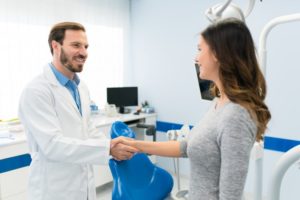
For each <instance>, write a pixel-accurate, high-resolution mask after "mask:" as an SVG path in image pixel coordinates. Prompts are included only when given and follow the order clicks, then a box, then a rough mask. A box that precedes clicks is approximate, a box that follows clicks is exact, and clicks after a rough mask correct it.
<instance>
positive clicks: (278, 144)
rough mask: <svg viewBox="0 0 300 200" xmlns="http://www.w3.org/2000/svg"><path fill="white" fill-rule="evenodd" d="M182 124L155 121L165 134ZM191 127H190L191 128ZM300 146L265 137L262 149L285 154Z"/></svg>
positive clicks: (284, 140)
mask: <svg viewBox="0 0 300 200" xmlns="http://www.w3.org/2000/svg"><path fill="white" fill-rule="evenodd" d="M181 127H182V124H175V123H170V122H163V121H156V130H157V131H160V132H167V131H168V130H176V129H180V128H181ZM191 127H192V126H190V128H191ZM299 144H300V141H298V140H289V139H284V138H275V137H269V136H265V139H264V148H265V149H267V150H272V151H279V152H287V151H288V150H290V149H291V148H293V147H295V146H297V145H299Z"/></svg>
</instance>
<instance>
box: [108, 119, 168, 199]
mask: <svg viewBox="0 0 300 200" xmlns="http://www.w3.org/2000/svg"><path fill="white" fill-rule="evenodd" d="M110 133H111V138H112V139H113V138H116V137H119V136H124V137H130V138H135V133H134V132H133V131H132V130H131V129H130V128H129V127H128V126H127V125H126V124H125V123H123V122H120V121H117V122H115V123H113V124H112V127H111V132H110ZM109 167H110V170H111V173H112V176H113V181H114V183H113V190H112V200H141V199H143V200H163V199H167V198H171V197H170V193H171V191H172V188H173V179H172V176H171V175H170V174H169V173H168V172H167V171H166V170H164V169H162V168H160V167H157V166H156V165H154V164H153V163H152V162H151V161H150V159H149V158H148V156H147V155H146V154H144V153H137V154H135V155H134V156H133V157H132V158H131V159H130V160H125V161H116V160H114V159H110V161H109Z"/></svg>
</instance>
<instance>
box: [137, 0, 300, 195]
mask: <svg viewBox="0 0 300 200" xmlns="http://www.w3.org/2000/svg"><path fill="white" fill-rule="evenodd" d="M219 2H220V1H217V0H201V1H200V0H184V1H183V0H163V1H161V0H131V3H132V5H131V28H132V29H131V30H132V35H131V39H132V55H131V56H132V57H131V64H132V68H133V71H132V72H133V75H132V79H131V81H132V83H134V84H136V85H138V86H139V88H140V89H139V92H140V97H141V100H148V101H149V102H150V104H152V105H153V106H154V107H155V109H156V111H157V112H158V120H160V121H167V122H172V123H180V124H183V123H188V124H190V125H194V124H196V123H197V121H198V120H199V119H200V118H201V116H202V115H203V114H204V113H205V111H206V110H207V107H208V105H209V102H208V101H205V100H201V98H200V92H199V88H198V82H197V77H196V74H195V68H194V61H193V60H194V55H195V53H196V45H197V40H198V35H197V34H198V33H199V32H200V31H201V30H202V29H204V28H205V27H206V26H207V25H208V24H209V22H208V20H207V19H206V18H205V16H204V11H205V10H206V9H207V8H208V7H210V6H211V5H214V4H216V3H219ZM222 2H224V1H222ZM234 2H235V3H236V4H238V5H239V6H240V7H241V8H245V7H246V6H247V5H246V2H247V1H242V0H236V1H234ZM299 8H300V2H299V1H280V0H272V1H266V0H265V1H263V2H260V1H256V5H255V7H254V9H253V11H252V13H251V15H250V16H249V17H248V18H247V24H248V26H249V28H250V30H251V31H252V33H253V38H254V40H255V41H256V44H257V45H258V39H259V34H260V32H261V30H262V28H263V26H264V25H265V24H266V23H267V22H268V21H269V20H271V19H272V18H274V17H277V16H280V15H285V14H292V13H296V12H300V10H299ZM299 35H300V22H293V23H289V24H284V25H279V26H278V27H276V28H274V30H272V31H271V33H270V35H269V37H268V41H267V49H268V59H267V74H266V79H267V84H268V89H269V90H268V97H267V104H268V105H269V107H270V110H271V112H272V120H271V122H270V124H269V130H268V131H267V135H268V136H272V137H278V138H287V139H293V140H298V141H299V140H300V136H299V133H300V126H299V123H298V121H299V120H298V117H299V115H300V108H299V106H298V102H299V100H300V94H299V93H298V91H300V83H298V80H299V78H298V75H299V73H300V65H299V64H300V61H299V59H298V57H299V55H298V54H299V50H298V46H299V44H300V39H299V37H298V36H299ZM257 48H258V46H257ZM161 137H162V138H161V139H163V135H162V136H161ZM281 155H282V153H280V152H274V151H269V150H266V151H265V165H264V193H266V188H267V185H268V181H269V177H270V173H271V170H272V168H273V166H274V164H275V162H276V161H277V160H278V159H279V157H280V156H281ZM171 163H172V162H165V161H164V162H162V163H161V164H162V165H163V166H165V167H168V168H171V167H172V166H171V165H170V164H171ZM251 165H252V164H251ZM183 169H184V171H182V173H183V174H187V173H188V164H187V162H184V163H183ZM252 170H253V169H252V167H251V168H250V172H249V178H248V182H247V187H246V190H248V191H251V189H252V188H251V187H252V184H253V183H252V181H253V171H252ZM299 182H300V174H299V170H298V169H297V166H293V167H292V169H291V170H289V171H288V173H287V175H286V178H285V179H284V182H283V187H282V199H289V200H293V199H298V198H297V193H298V192H297V190H298V185H299Z"/></svg>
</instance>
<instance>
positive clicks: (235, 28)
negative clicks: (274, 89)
mask: <svg viewBox="0 0 300 200" xmlns="http://www.w3.org/2000/svg"><path fill="white" fill-rule="evenodd" d="M201 35H202V37H203V39H204V40H205V41H206V42H207V43H208V45H209V46H210V48H211V50H212V51H213V52H214V53H215V56H216V58H217V59H218V61H219V63H220V69H219V77H220V81H221V83H222V85H223V90H224V93H225V94H226V95H227V97H228V98H229V99H230V101H232V102H235V103H238V104H240V105H242V106H243V107H245V108H246V109H247V110H248V112H249V113H250V115H251V117H252V118H253V119H254V120H255V121H256V123H257V134H256V141H261V140H263V135H264V132H265V130H266V128H267V123H268V122H269V120H270V119H271V113H270V111H269V109H268V107H267V105H266V104H265V102H264V100H265V97H266V82H265V79H264V76H263V74H262V72H261V70H260V68H259V65H258V61H257V57H256V54H255V46H254V42H253V39H252V36H251V33H250V31H249V29H248V28H247V26H246V24H245V23H243V22H241V21H239V20H235V19H227V20H223V21H220V22H218V23H215V24H212V25H211V26H209V27H208V28H206V29H205V30H204V31H203V32H202V33H201ZM211 91H212V94H213V95H214V96H217V97H218V96H220V93H219V89H218V88H217V87H216V85H213V87H212V90H211Z"/></svg>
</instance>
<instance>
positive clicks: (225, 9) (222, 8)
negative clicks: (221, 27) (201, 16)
mask: <svg viewBox="0 0 300 200" xmlns="http://www.w3.org/2000/svg"><path fill="white" fill-rule="evenodd" d="M231 1H232V0H227V1H226V2H225V3H219V4H217V5H214V6H212V7H210V8H208V9H207V10H206V12H205V15H206V17H207V18H208V20H209V21H211V22H212V23H215V22H217V21H219V20H221V19H225V18H232V17H233V18H236V19H239V20H242V21H245V18H246V17H247V16H248V15H249V14H250V13H251V11H252V9H253V7H254V3H255V0H249V4H248V8H247V10H246V11H245V12H243V11H242V10H241V9H240V8H239V7H238V6H237V5H235V4H233V3H231Z"/></svg>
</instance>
